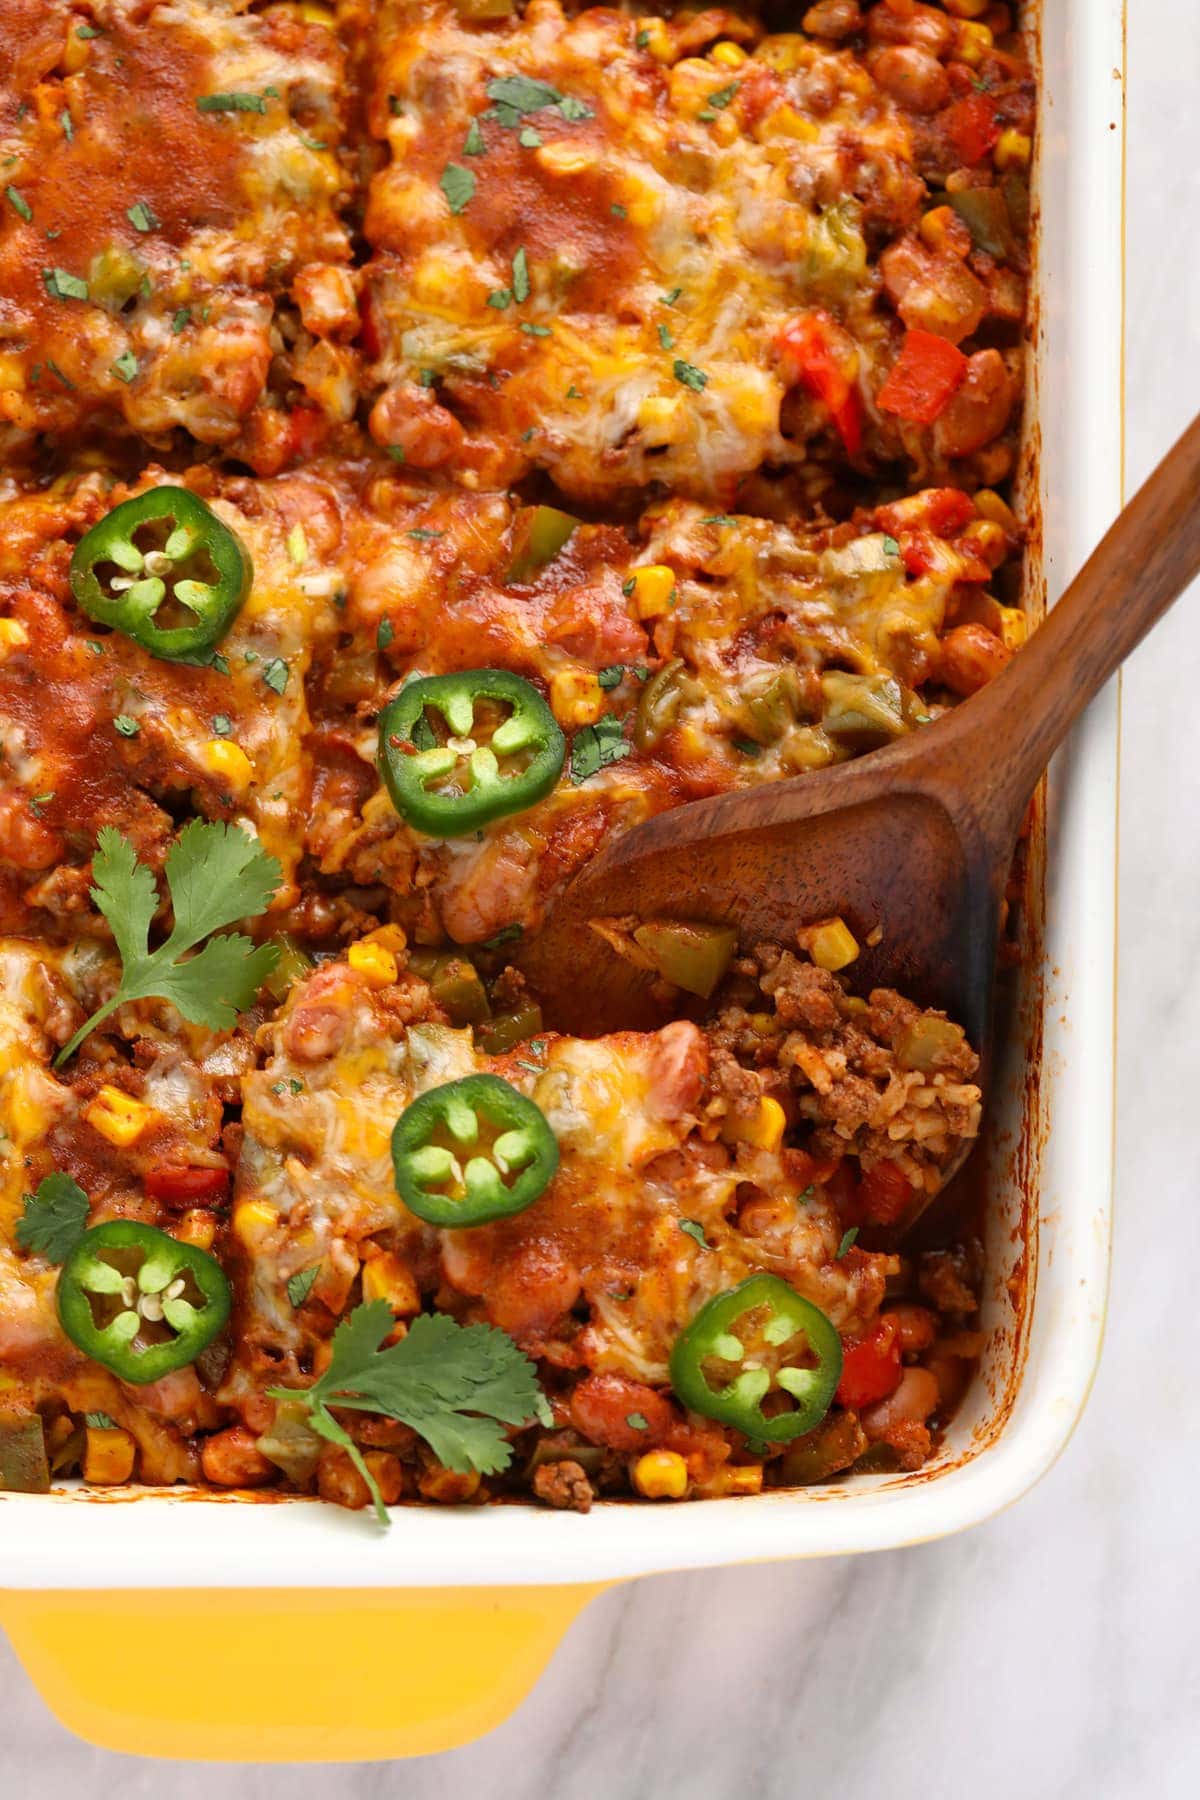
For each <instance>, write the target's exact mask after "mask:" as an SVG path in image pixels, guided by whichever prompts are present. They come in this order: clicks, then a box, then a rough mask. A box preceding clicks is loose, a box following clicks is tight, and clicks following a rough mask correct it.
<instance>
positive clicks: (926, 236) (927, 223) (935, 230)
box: [917, 206, 958, 250]
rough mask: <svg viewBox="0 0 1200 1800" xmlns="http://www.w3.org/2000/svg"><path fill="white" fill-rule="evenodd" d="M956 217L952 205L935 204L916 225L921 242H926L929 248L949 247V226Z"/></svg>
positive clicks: (940, 248)
mask: <svg viewBox="0 0 1200 1800" xmlns="http://www.w3.org/2000/svg"><path fill="white" fill-rule="evenodd" d="M957 218H958V214H957V213H956V212H955V210H954V208H953V207H952V206H935V207H934V208H933V209H932V211H930V212H927V213H926V214H925V216H924V217H923V219H922V220H921V223H920V225H919V226H918V227H917V230H918V232H919V233H920V236H921V241H922V243H925V244H928V245H929V248H930V249H931V250H945V249H947V248H949V247H950V241H951V228H952V226H953V223H954V221H955V220H956V219H957Z"/></svg>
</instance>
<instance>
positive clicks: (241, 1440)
mask: <svg viewBox="0 0 1200 1800" xmlns="http://www.w3.org/2000/svg"><path fill="white" fill-rule="evenodd" d="M200 1465H201V1467H202V1468H203V1470H204V1479H205V1481H211V1482H212V1483H213V1485H214V1487H262V1486H263V1484H264V1482H268V1481H273V1480H274V1479H275V1477H276V1476H277V1475H278V1473H279V1471H278V1469H277V1468H276V1467H275V1464H274V1463H273V1462H268V1460H267V1458H266V1457H265V1456H264V1455H263V1453H262V1451H261V1450H260V1449H259V1448H258V1445H257V1444H256V1443H255V1441H254V1434H253V1432H251V1431H248V1430H247V1429H246V1427H245V1426H244V1425H231V1426H230V1427H229V1429H228V1431H218V1432H217V1433H216V1435H215V1436H214V1437H210V1438H205V1440H204V1443H203V1445H202V1447H201V1450H200Z"/></svg>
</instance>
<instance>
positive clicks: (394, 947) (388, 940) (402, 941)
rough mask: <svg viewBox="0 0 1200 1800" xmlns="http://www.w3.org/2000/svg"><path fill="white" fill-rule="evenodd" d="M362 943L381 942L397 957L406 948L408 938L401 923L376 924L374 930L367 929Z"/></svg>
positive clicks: (402, 953) (401, 954)
mask: <svg viewBox="0 0 1200 1800" xmlns="http://www.w3.org/2000/svg"><path fill="white" fill-rule="evenodd" d="M363 943H364V944H382V945H383V947H384V949H385V950H390V951H391V953H392V955H393V956H395V957H397V958H399V957H401V956H403V955H404V953H405V951H406V950H407V949H408V938H407V936H406V934H405V931H404V927H403V926H402V925H377V926H376V928H375V930H374V931H368V933H367V935H366V937H365V938H364V939H363Z"/></svg>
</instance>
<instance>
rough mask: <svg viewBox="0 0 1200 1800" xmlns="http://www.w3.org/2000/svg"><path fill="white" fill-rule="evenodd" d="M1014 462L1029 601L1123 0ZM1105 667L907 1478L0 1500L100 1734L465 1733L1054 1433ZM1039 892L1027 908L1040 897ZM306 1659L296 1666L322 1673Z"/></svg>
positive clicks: (1097, 56) (1095, 1118)
mask: <svg viewBox="0 0 1200 1800" xmlns="http://www.w3.org/2000/svg"><path fill="white" fill-rule="evenodd" d="M1042 63H1043V92H1042V102H1041V129H1040V191H1041V231H1040V273H1039V282H1038V293H1039V296H1040V297H1039V300H1038V308H1037V313H1036V351H1037V357H1036V373H1035V380H1034V390H1033V394H1032V397H1031V407H1030V432H1029V456H1028V459H1027V461H1028V469H1029V478H1030V482H1031V485H1032V487H1033V489H1034V490H1035V492H1036V496H1037V501H1038V505H1039V508H1040V512H1041V516H1042V518H1043V519H1044V531H1043V533H1042V534H1041V540H1040V542H1039V543H1037V544H1035V546H1034V554H1033V556H1032V557H1031V572H1030V584H1031V585H1030V593H1031V603H1032V604H1034V605H1035V606H1036V605H1038V604H1040V595H1041V593H1042V591H1043V588H1044V591H1046V592H1047V593H1048V594H1049V597H1050V598H1051V600H1052V599H1053V597H1054V596H1055V595H1056V593H1057V592H1058V591H1059V590H1060V589H1061V587H1062V586H1063V584H1064V582H1065V580H1066V579H1067V578H1068V577H1069V575H1070V574H1071V573H1072V572H1073V571H1074V570H1075V569H1076V568H1078V567H1079V565H1080V564H1081V563H1082V562H1083V561H1084V558H1085V556H1086V554H1087V553H1088V551H1089V550H1090V549H1091V547H1092V546H1093V544H1094V543H1095V541H1096V540H1097V538H1098V537H1099V536H1100V534H1101V532H1102V531H1103V529H1104V528H1105V526H1106V525H1107V524H1108V522H1109V521H1110V519H1111V518H1112V516H1113V515H1114V514H1115V512H1116V511H1117V510H1118V507H1119V505H1120V502H1121V495H1122V394H1121V365H1122V289H1123V279H1122V211H1123V140H1124V120H1123V107H1124V5H1123V4H1122V0H1048V4H1047V5H1046V8H1045V17H1044V21H1043V32H1042ZM1118 705H1119V700H1118V693H1117V691H1116V689H1115V687H1114V688H1113V689H1112V690H1110V691H1109V692H1107V693H1106V694H1105V695H1103V696H1102V697H1101V699H1100V700H1099V701H1098V702H1097V703H1096V704H1095V706H1094V707H1093V708H1092V710H1091V712H1090V714H1089V715H1088V717H1087V718H1086V720H1085V721H1084V723H1083V725H1082V726H1081V728H1080V729H1079V730H1078V731H1077V732H1076V733H1075V735H1074V737H1073V739H1072V741H1071V743H1070V745H1069V746H1068V748H1067V749H1066V750H1065V751H1064V752H1063V754H1062V755H1061V756H1060V757H1059V759H1058V762H1057V764H1056V766H1055V768H1054V770H1053V772H1052V778H1051V781H1050V785H1049V790H1048V797H1047V804H1046V808H1045V814H1044V820H1043V825H1044V831H1043V832H1042V833H1041V839H1042V841H1041V842H1040V843H1038V844H1036V845H1035V855H1034V858H1033V862H1034V870H1035V880H1034V886H1035V889H1040V888H1041V882H1042V877H1041V869H1042V856H1041V849H1042V847H1043V845H1044V848H1045V851H1046V855H1045V862H1044V866H1045V870H1046V876H1045V898H1046V905H1045V908H1044V914H1043V917H1044V922H1045V929H1044V937H1043V939H1042V951H1043V953H1042V955H1041V957H1040V959H1038V958H1035V959H1034V961H1033V964H1032V966H1030V967H1029V968H1028V969H1027V971H1026V975H1025V991H1024V993H1023V995H1022V997H1021V1004H1020V1006H1019V1008H1018V1018H1017V1020H1016V1023H1015V1026H1014V1030H1013V1032H1012V1033H1011V1041H1010V1044H1009V1048H1008V1050H1007V1052H1006V1055H1005V1058H1004V1060H1003V1062H1002V1066H1001V1069H1000V1080H999V1083H998V1087H997V1106H996V1109H995V1115H994V1118H993V1121H992V1128H991V1134H990V1143H989V1146H988V1149H987V1151H986V1154H987V1155H988V1157H989V1161H990V1198H991V1204H990V1212H989V1226H988V1240H989V1241H988V1254H989V1271H990V1273H989V1292H988V1297H987V1300H986V1308H985V1323H986V1324H987V1326H988V1327H989V1347H988V1350H987V1354H986V1356H985V1360H984V1366H983V1370H982V1372H981V1375H980V1377H979V1378H978V1379H977V1380H976V1381H975V1383H974V1384H973V1386H972V1388H971V1390H970V1392H969V1393H968V1396H967V1399H966V1402H965V1404H964V1406H963V1408H962V1410H961V1412H960V1413H959V1415H958V1417H957V1418H956V1420H955V1422H954V1425H953V1428H952V1430H951V1431H950V1433H949V1435H948V1437H947V1440H946V1443H945V1445H944V1446H943V1447H942V1449H941V1451H940V1452H939V1454H938V1455H937V1457H936V1458H935V1460H934V1461H933V1462H931V1463H930V1464H929V1465H928V1466H927V1467H926V1468H925V1469H924V1470H922V1471H921V1472H920V1474H919V1475H916V1476H909V1477H906V1478H903V1479H899V1478H894V1477H875V1478H871V1479H861V1478H860V1479H858V1480H856V1481H854V1482H851V1483H847V1484H843V1485H837V1486H832V1487H826V1488H822V1489H820V1490H815V1491H810V1492H800V1493H786V1494H783V1493H781V1494H769V1495H764V1496H762V1497H761V1498H755V1499H741V1500H736V1499H730V1500H719V1501H709V1502H706V1503H704V1504H701V1505H693V1506H685V1507H653V1506H646V1505H633V1504H620V1503H612V1504H606V1505H602V1506H599V1507H598V1508H596V1509H595V1510H594V1511H593V1512H592V1513H591V1514H590V1515H589V1516H588V1517H581V1516H578V1515H576V1514H571V1513H553V1512H547V1511H544V1510H540V1509H535V1508H525V1507H520V1506H506V1507H493V1508H487V1509H483V1510H478V1511H477V1510H472V1509H469V1508H468V1509H462V1510H450V1511H443V1510H440V1509H438V1508H436V1507H431V1508H428V1509H426V1510H420V1511H418V1510H416V1509H408V1510H405V1511H403V1512H402V1513H400V1514H398V1515H397V1516H396V1520H395V1523H394V1524H393V1526H392V1529H391V1530H390V1532H388V1533H387V1534H386V1535H381V1534H380V1533H379V1532H378V1531H377V1530H376V1529H375V1528H374V1527H373V1526H372V1524H371V1523H370V1521H369V1518H368V1516H367V1515H350V1514H346V1513H341V1512H339V1511H338V1510H337V1509H335V1508H333V1507H327V1506H324V1505H322V1504H320V1503H319V1502H305V1501H282V1502H274V1503H271V1502H264V1501H261V1500H260V1501H256V1502H251V1501H240V1500H236V1499H232V1498H217V1497H214V1496H211V1495H209V1496H207V1497H201V1496H183V1495H178V1494H162V1493H153V1494H145V1495H141V1496H129V1495H120V1496H117V1495H115V1494H114V1495H113V1496H111V1497H100V1498H98V1497H96V1496H94V1495H93V1496H84V1495H81V1494H79V1493H63V1494H55V1495H51V1496H49V1497H46V1498H41V1497H27V1496H16V1495H13V1496H0V1621H2V1622H3V1623H4V1624H5V1626H6V1627H7V1629H8V1631H9V1633H10V1634H11V1637H12V1639H13V1642H14V1644H15V1646H16V1648H17V1651H18V1653H19V1654H20V1655H21V1657H22V1658H23V1659H24V1661H25V1663H26V1666H27V1668H28V1669H29V1672H30V1674H31V1675H32V1677H33V1679H34V1681H35V1682H36V1683H37V1685H38V1686H39V1688H40V1689H41V1691H42V1693H43V1694H44V1696H45V1698H46V1699H47V1701H48V1702H49V1703H50V1705H51V1706H52V1707H53V1708H54V1710H55V1711H56V1712H57V1713H58V1715H59V1716H60V1717H61V1718H62V1719H63V1720H64V1721H65V1722H66V1723H67V1724H68V1725H69V1726H71V1727H72V1728H73V1729H75V1730H76V1731H78V1732H80V1733H81V1734H82V1735H84V1736H86V1737H88V1738H91V1739H92V1740H93V1741H96V1742H100V1743H103V1744H106V1745H108V1746H110V1747H113V1748H119V1749H122V1750H128V1751H140V1752H142V1753H144V1754H153V1755H159V1756H179V1757H205V1756H207V1757H232V1758H247V1759H261V1760H268V1759H281V1760H282V1759H312V1760H319V1759H325V1758H331V1759H332V1758H338V1759H341V1758H346V1757H350V1758H353V1757H389V1756H398V1755H405V1754H413V1753H417V1752H423V1751H428V1750H434V1749H440V1748H444V1747H447V1746H449V1745H452V1744H456V1743H461V1742H464V1741H466V1740H467V1739H469V1738H471V1737H473V1736H475V1735H477V1734H478V1733H479V1732H481V1731H484V1730H487V1729H488V1728H490V1726H492V1725H493V1724H495V1723H497V1722H498V1721H499V1720H500V1719H501V1718H503V1717H504V1716H505V1715H506V1714H507V1712H508V1711H509V1710H511V1708H512V1707H513V1706H515V1705H516V1704H517V1703H518V1701H519V1700H520V1699H521V1697H522V1696H523V1695H524V1693H525V1692H526V1691H527V1690H528V1688H529V1687H530V1686H531V1684H532V1682H533V1681H534V1680H535V1679H536V1677H537V1674H538V1673H539V1671H540V1670H541V1668H542V1667H543V1666H544V1664H545V1662H546V1660H547V1658H548V1657H549V1655H550V1654H551V1652H552V1650H553V1648H554V1645H555V1644H556V1643H557V1641H558V1639H559V1637H560V1636H561V1633H562V1631H563V1630H564V1629H565V1628H566V1625H567V1623H568V1622H569V1620H570V1619H571V1618H572V1617H573V1616H574V1615H575V1613H576V1612H577V1611H578V1610H579V1608H580V1607H581V1606H582V1605H583V1604H584V1603H585V1602H586V1601H587V1600H588V1599H590V1598H591V1597H592V1596H593V1595H594V1594H596V1593H597V1592H599V1591H600V1590H601V1588H602V1587H603V1586H604V1585H606V1584H608V1583H610V1582H614V1581H620V1580H625V1579H628V1578H630V1577H633V1576H637V1575H644V1574H648V1573H651V1572H654V1571H656V1570H664V1569H679V1568H686V1567H700V1566H709V1565H715V1564H724V1563H738V1562H748V1561H762V1560H766V1559H770V1558H783V1557H802V1556H829V1555H835V1554H842V1553H846V1552H852V1551H861V1550H878V1549H885V1548H891V1547H895V1546H898V1545H903V1544H910V1543H914V1542H919V1541H923V1540H928V1539H930V1538H936V1537H941V1536H944V1535H945V1534H947V1533H949V1532H953V1531H959V1530H962V1529H963V1528H964V1527H965V1526H968V1525H973V1524H976V1523H977V1522H978V1521H980V1520H981V1519H985V1518H987V1517H988V1516H989V1515H991V1514H993V1513H995V1512H997V1511H998V1510H999V1509H1000V1508H1001V1507H1003V1506H1006V1505H1008V1504H1009V1503H1010V1502H1012V1501H1013V1500H1015V1499H1017V1498H1018V1497H1019V1496H1020V1495H1021V1494H1023V1493H1024V1492H1025V1491H1026V1490H1027V1489H1028V1488H1029V1487H1030V1486H1031V1485H1032V1484H1033V1483H1034V1482H1035V1481H1037V1480H1038V1478H1039V1477H1040V1476H1041V1475H1043V1474H1044V1473H1045V1471H1046V1470H1047V1469H1048V1468H1049V1467H1050V1465H1051V1464H1052V1463H1053V1461H1054V1460H1055V1458H1056V1457H1057V1456H1058V1454H1059V1453H1060V1451H1061V1450H1062V1448H1063V1446H1064V1445H1065V1443H1066V1442H1067V1439H1068V1437H1069V1436H1070V1433H1071V1430H1072V1428H1073V1426H1074V1424H1075V1422H1076V1420H1077V1419H1078V1417H1079V1414H1080V1412H1081V1410H1082V1407H1083V1405H1084V1401H1085V1399H1086V1397H1087V1392H1088V1388H1089V1385H1090V1383H1091V1379H1092V1375H1093V1371H1094V1369H1095V1365H1096V1360H1097V1356H1098V1353H1099V1346H1100V1339H1101V1332H1102V1325H1103V1315H1104V1303H1105V1291H1106V1283H1107V1268H1108V1254H1109V1225H1110V1203H1111V1139H1112V1115H1113V1108H1112V1081H1113V1027H1114V966H1113V964H1114V948H1115V924H1116V918H1115V875H1116V828H1117V817H1116V814H1117V778H1118ZM1041 910H1042V909H1041V895H1040V892H1039V893H1036V894H1035V899H1034V903H1033V905H1032V908H1031V911H1032V913H1033V915H1034V917H1035V923H1036V922H1037V916H1038V914H1039V913H1040V912H1041ZM318 1671H319V1677H320V1678H319V1680H318V1679H315V1677H316V1675H317V1673H318Z"/></svg>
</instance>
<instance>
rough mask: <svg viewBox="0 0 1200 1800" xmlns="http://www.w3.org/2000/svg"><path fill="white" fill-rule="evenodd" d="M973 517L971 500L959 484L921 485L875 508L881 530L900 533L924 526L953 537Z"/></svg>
mask: <svg viewBox="0 0 1200 1800" xmlns="http://www.w3.org/2000/svg"><path fill="white" fill-rule="evenodd" d="M974 517H975V502H974V501H973V500H972V498H971V496H970V495H969V494H964V493H963V491H962V489H961V488H949V487H947V488H925V489H924V490H923V492H921V493H919V494H910V495H909V496H908V498H907V499H904V500H893V501H892V503H891V504H890V505H889V506H879V507H877V508H876V509H875V523H876V525H877V526H878V527H879V529H880V530H881V531H890V532H891V533H892V535H893V537H901V536H903V534H904V533H905V532H906V531H918V530H921V529H924V530H926V531H932V532H933V533H934V534H935V535H936V536H937V537H954V535H955V534H956V533H957V532H959V531H961V530H962V529H963V527H964V525H969V524H970V522H971V520H972V519H973V518H974Z"/></svg>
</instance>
